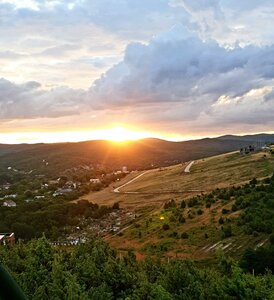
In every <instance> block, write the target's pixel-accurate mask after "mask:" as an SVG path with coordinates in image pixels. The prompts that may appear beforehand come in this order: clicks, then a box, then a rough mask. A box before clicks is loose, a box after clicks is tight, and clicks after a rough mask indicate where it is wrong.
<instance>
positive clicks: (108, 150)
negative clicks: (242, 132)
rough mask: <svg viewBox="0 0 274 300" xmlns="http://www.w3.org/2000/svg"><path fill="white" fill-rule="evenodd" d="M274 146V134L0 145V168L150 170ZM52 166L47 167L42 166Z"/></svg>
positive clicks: (51, 171) (50, 171)
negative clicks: (85, 166) (89, 166)
mask: <svg viewBox="0 0 274 300" xmlns="http://www.w3.org/2000/svg"><path fill="white" fill-rule="evenodd" d="M258 141H259V142H261V143H263V142H274V135H273V134H258V135H246V136H235V135H226V136H221V137H218V138H204V139H200V140H192V141H184V142H170V141H165V140H161V139H154V138H148V139H143V140H137V141H128V142H126V143H113V142H109V141H103V140H98V141H86V142H78V143H57V144H21V145H3V144H1V145H0V168H7V167H9V166H13V167H16V168H18V169H24V170H29V169H35V170H36V172H38V173H40V172H44V173H46V172H49V173H53V172H54V173H56V170H57V171H60V172H62V171H63V170H65V169H67V168H72V167H75V166H79V165H81V164H93V165H97V164H100V165H103V166H104V167H105V168H108V169H120V168H122V166H127V167H128V169H130V170H135V169H149V168H152V167H161V166H167V165H172V164H176V163H180V162H184V161H189V160H195V159H200V158H204V157H208V156H213V155H217V154H222V153H225V152H230V151H235V150H239V149H240V148H241V147H244V146H247V145H250V144H251V143H255V142H258ZM43 160H46V161H47V162H48V165H47V167H45V166H44V165H43V164H42V162H43Z"/></svg>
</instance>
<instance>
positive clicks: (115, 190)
mask: <svg viewBox="0 0 274 300" xmlns="http://www.w3.org/2000/svg"><path fill="white" fill-rule="evenodd" d="M148 172H151V171H150V170H148V171H145V172H144V173H142V174H140V175H138V176H136V177H134V178H133V179H131V180H130V181H128V182H126V183H125V184H123V185H121V186H118V187H117V188H116V189H114V190H113V192H114V193H121V192H120V189H121V188H123V187H125V186H126V185H128V184H130V183H132V182H133V181H135V180H137V179H138V178H140V177H142V176H143V175H145V174H146V173H148ZM123 193H124V194H138V192H123Z"/></svg>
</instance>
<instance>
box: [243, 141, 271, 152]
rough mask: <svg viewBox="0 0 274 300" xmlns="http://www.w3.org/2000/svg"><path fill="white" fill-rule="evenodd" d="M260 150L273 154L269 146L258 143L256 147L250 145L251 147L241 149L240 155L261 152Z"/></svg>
mask: <svg viewBox="0 0 274 300" xmlns="http://www.w3.org/2000/svg"><path fill="white" fill-rule="evenodd" d="M260 150H263V151H270V152H272V149H271V147H270V146H269V145H267V144H265V143H262V142H257V143H256V145H249V146H246V147H243V148H241V149H240V154H241V155H247V154H249V153H252V152H256V151H260Z"/></svg>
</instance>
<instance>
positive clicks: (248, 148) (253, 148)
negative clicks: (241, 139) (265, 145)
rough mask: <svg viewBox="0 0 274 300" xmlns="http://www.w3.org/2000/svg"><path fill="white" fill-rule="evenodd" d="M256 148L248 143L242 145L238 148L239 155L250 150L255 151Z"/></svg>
mask: <svg viewBox="0 0 274 300" xmlns="http://www.w3.org/2000/svg"><path fill="white" fill-rule="evenodd" d="M255 150H256V147H255V146H252V145H249V146H247V147H243V148H241V149H240V154H241V155H246V154H249V153H251V152H255Z"/></svg>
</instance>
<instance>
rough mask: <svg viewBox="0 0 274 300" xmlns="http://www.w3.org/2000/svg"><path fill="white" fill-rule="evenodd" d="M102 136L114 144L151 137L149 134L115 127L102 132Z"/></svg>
mask: <svg viewBox="0 0 274 300" xmlns="http://www.w3.org/2000/svg"><path fill="white" fill-rule="evenodd" d="M100 135H101V137H102V138H103V139H105V140H109V141H112V142H124V141H128V140H138V139H143V138H147V137H149V136H150V134H149V133H148V132H140V131H135V130H131V129H127V128H124V127H114V128H110V129H106V130H101V131H100Z"/></svg>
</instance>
